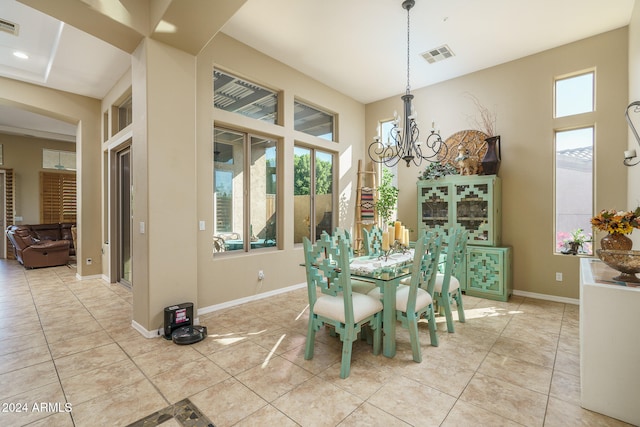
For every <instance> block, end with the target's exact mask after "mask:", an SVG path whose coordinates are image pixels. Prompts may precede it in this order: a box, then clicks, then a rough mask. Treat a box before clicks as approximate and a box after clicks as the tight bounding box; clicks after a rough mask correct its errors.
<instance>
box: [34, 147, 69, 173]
mask: <svg viewBox="0 0 640 427" xmlns="http://www.w3.org/2000/svg"><path fill="white" fill-rule="evenodd" d="M42 169H57V170H69V171H74V170H76V153H75V152H74V151H60V150H49V149H47V148H43V149H42Z"/></svg>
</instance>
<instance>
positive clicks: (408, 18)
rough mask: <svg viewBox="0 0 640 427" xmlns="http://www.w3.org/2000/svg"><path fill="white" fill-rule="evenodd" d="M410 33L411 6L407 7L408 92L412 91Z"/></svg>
mask: <svg viewBox="0 0 640 427" xmlns="http://www.w3.org/2000/svg"><path fill="white" fill-rule="evenodd" d="M410 33H411V8H410V7H407V93H409V92H411V80H410V78H409V62H410V61H409V58H410V56H411V49H410V47H411V43H410V41H411V40H410Z"/></svg>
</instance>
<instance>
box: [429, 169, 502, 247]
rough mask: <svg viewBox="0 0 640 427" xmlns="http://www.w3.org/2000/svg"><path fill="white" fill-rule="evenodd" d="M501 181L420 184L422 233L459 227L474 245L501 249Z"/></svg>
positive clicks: (476, 178) (478, 178) (477, 178)
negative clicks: (466, 232)
mask: <svg viewBox="0 0 640 427" xmlns="http://www.w3.org/2000/svg"><path fill="white" fill-rule="evenodd" d="M500 190H501V181H500V178H498V177H497V176H496V175H470V176H461V175H451V176H446V177H444V178H440V179H438V180H421V181H418V227H419V231H422V230H425V229H426V230H428V229H431V228H434V227H436V226H440V227H442V228H444V229H448V228H450V227H453V226H456V225H459V226H461V227H463V228H465V229H466V230H468V231H469V244H470V245H483V246H497V245H500V239H501V233H500V223H501V211H500V205H501V191H500Z"/></svg>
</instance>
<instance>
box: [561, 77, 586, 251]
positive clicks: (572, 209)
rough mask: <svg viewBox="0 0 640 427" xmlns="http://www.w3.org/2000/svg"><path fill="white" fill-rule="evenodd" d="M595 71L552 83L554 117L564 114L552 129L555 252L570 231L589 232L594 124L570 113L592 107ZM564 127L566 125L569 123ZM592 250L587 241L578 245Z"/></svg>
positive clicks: (562, 249) (562, 248) (580, 111)
mask: <svg viewBox="0 0 640 427" xmlns="http://www.w3.org/2000/svg"><path fill="white" fill-rule="evenodd" d="M594 87H595V72H594V71H590V72H586V73H581V74H575V75H573V76H570V77H563V78H557V79H556V80H555V84H554V94H555V98H554V110H555V117H564V119H563V121H562V126H563V127H564V129H561V130H556V131H555V183H554V184H555V218H554V222H555V252H556V253H559V252H562V251H564V250H566V249H568V248H567V245H566V242H567V241H568V240H569V239H570V237H571V235H572V234H573V233H578V232H579V230H582V231H583V232H584V233H585V234H587V235H590V234H591V230H592V228H591V222H590V220H591V217H592V213H593V179H594V175H593V164H594V163H593V161H594V159H593V153H594V149H593V147H594V141H595V128H594V126H592V125H591V126H590V125H585V124H584V122H585V117H587V118H588V117H590V116H581V117H580V118H576V119H572V116H576V115H578V114H585V113H590V112H593V111H595V97H594ZM572 125H573V128H572V129H567V126H572ZM579 251H580V253H585V254H592V253H593V249H592V245H591V244H590V243H587V244H585V245H583V247H582V248H580V249H579Z"/></svg>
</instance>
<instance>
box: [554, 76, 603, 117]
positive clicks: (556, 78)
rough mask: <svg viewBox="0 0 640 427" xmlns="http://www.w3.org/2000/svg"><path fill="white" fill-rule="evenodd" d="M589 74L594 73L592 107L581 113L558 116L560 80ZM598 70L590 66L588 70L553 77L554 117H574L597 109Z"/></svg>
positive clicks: (592, 79)
mask: <svg viewBox="0 0 640 427" xmlns="http://www.w3.org/2000/svg"><path fill="white" fill-rule="evenodd" d="M588 74H591V75H592V78H591V109H590V110H588V111H582V112H579V113H573V114H566V115H563V116H558V82H562V81H567V80H570V79H575V78H578V77H583V76H586V75H588ZM596 77H597V75H596V70H595V68H589V69H587V70H581V71H577V72H575V73H570V74H565V75H561V76H556V77H554V79H553V118H554V119H563V118H565V117H574V116H578V115H581V114H589V113H593V112H595V111H596Z"/></svg>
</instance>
